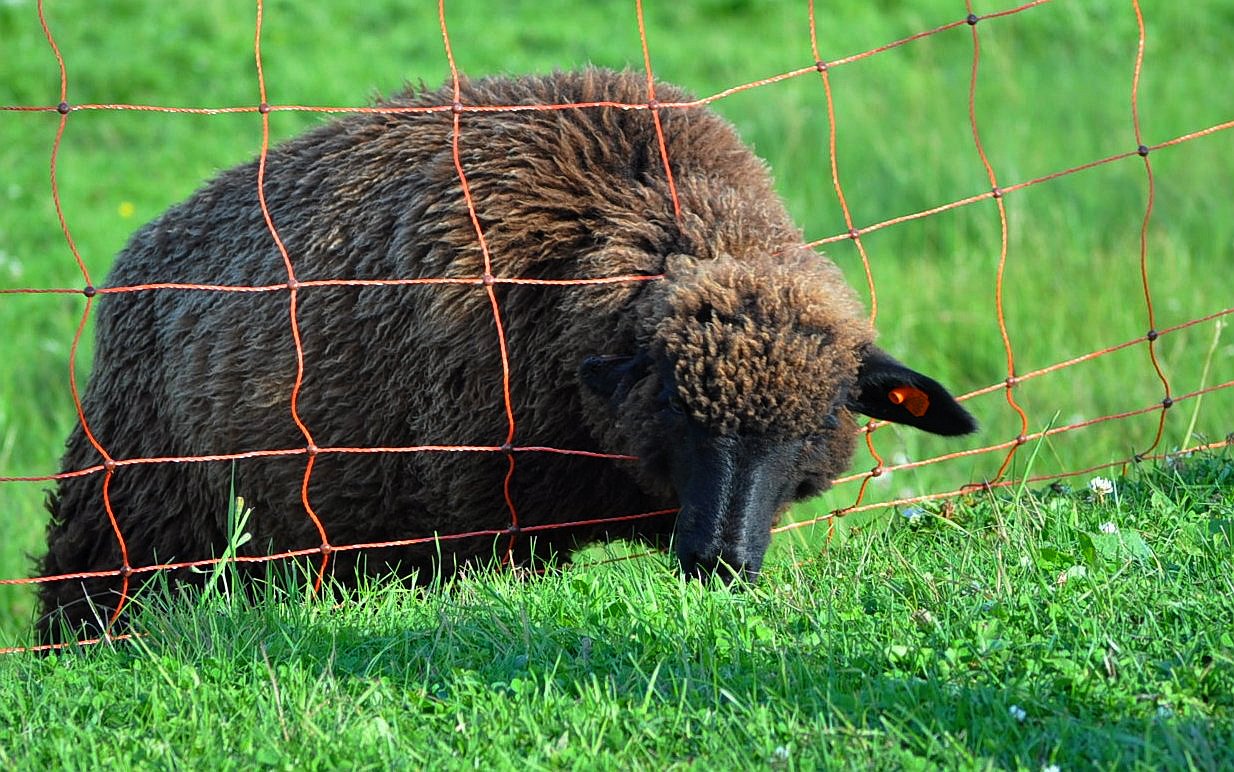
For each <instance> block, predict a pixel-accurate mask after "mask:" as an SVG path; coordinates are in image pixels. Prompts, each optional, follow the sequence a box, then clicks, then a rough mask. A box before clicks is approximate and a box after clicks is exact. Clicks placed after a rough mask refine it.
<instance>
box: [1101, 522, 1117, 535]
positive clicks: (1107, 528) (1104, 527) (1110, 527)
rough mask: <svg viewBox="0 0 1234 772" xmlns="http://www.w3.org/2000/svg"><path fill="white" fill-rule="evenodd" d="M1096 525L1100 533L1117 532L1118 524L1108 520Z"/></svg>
mask: <svg viewBox="0 0 1234 772" xmlns="http://www.w3.org/2000/svg"><path fill="white" fill-rule="evenodd" d="M1097 527H1098V528H1099V529H1101V532H1102V533H1118V526H1117V525H1114V524H1113V523H1110V522H1105V523H1102V524H1101V525H1099V526H1097Z"/></svg>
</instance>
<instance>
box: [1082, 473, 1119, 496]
mask: <svg viewBox="0 0 1234 772" xmlns="http://www.w3.org/2000/svg"><path fill="white" fill-rule="evenodd" d="M1088 489H1089V490H1090V491H1092V492H1093V493H1095V494H1097V495H1098V496H1109V495H1110V494H1111V493H1113V492H1114V482H1113V481H1112V480H1107V479H1106V478H1104V477H1094V478H1093V479H1091V480H1089V481H1088Z"/></svg>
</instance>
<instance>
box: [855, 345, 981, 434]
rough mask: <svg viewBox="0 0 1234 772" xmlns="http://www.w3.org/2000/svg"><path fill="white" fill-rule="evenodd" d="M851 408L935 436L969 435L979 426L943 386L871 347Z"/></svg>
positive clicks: (859, 377) (862, 363)
mask: <svg viewBox="0 0 1234 772" xmlns="http://www.w3.org/2000/svg"><path fill="white" fill-rule="evenodd" d="M854 391H855V396H850V397H849V400H848V407H849V409H850V410H854V411H856V412H858V413H863V414H865V415H868V416H870V417H871V418H879V419H882V420H884V421H893V422H895V423H898V424H906V425H908V426H915V427H917V428H918V429H924V430H925V431H927V432H933V433H934V434H945V435H948V436H952V435H957V434H968V433H969V432H972V431H975V430H976V429H977V422H976V421H975V420H974V419H973V417H972V416H971V415H969V413H968V411H967V410H965V409H964V408H962V407H960V405H959V403H958V402H956V401H955V398H954V397H952V396H951V395H950V394H949V393H947V390H946V389H945V388H943V386H942V384H940V383H939V382H938V381H936V380H934V379H933V378H930V377H928V376H925V375H922V374H921V373H919V372H917V371H915V370H911V369H909V368H908V367H905V366H904V365H902V364H900V363H899V362H897V361H896V360H895V359H893V358H892V357H891V356H890V355H888V354H887V353H886V352H885V351H883V350H882V349H880V348H878V347H877V346H870V347H869V348H868V349H867V350H866V353H865V357H864V359H863V360H862V362H861V368H860V369H859V370H858V372H857V387H856V389H855V390H854Z"/></svg>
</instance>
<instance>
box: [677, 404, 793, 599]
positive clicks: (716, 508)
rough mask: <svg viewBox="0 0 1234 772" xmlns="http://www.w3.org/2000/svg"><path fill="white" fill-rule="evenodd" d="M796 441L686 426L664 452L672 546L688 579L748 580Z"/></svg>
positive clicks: (781, 502)
mask: <svg viewBox="0 0 1234 772" xmlns="http://www.w3.org/2000/svg"><path fill="white" fill-rule="evenodd" d="M799 446H800V443H799V442H796V441H775V442H770V441H750V440H748V439H743V438H741V437H735V436H719V437H717V436H708V435H706V434H705V433H704V432H703V431H702V430H701V429H699V428H697V427H690V428H689V429H687V431H686V432H685V436H684V437H682V439H681V441H680V442H679V443H678V445H677V446H676V447H675V448H674V452H673V453H672V473H673V479H674V485H675V487H676V490H677V494H678V499H679V502H680V506H681V509H680V512H679V514H678V516H677V524H676V528H675V531H674V545H675V550H676V552H677V557H678V559H679V560H680V561H681V567H682V570H683V571H684V572H685V574H686V575H688V576H694V577H696V578H700V579H703V578H708V577H711V576H715V577H717V578H719V579H721V580H722V581H724V582H726V583H727V582H731V581H733V580H734V579H736V578H739V577H740V578H742V579H746V580H753V579H755V578H756V577H757V576H758V573H759V571H760V569H761V568H762V564H763V556H764V555H765V554H766V552H767V546H768V544H769V543H770V541H771V526H772V524H773V523H774V522H775V519H776V516H777V515H778V514H779V513H780V512H781V511H782V510H783V509H784V508H785V507H786V506H787V504H788V499H789V495H788V492H789V491H791V485H790V484H789V483H790V480H791V479H792V470H793V468H794V465H795V461H796V458H797V455H798V453H799V452H800V450H801V448H800V447H799Z"/></svg>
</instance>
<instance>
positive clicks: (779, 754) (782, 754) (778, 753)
mask: <svg viewBox="0 0 1234 772" xmlns="http://www.w3.org/2000/svg"><path fill="white" fill-rule="evenodd" d="M788 756H789V750H788V748H785V747H784V746H783V745H777V746H776V749H775V751H774V752H772V754H771V757H772V759H774V760H775V761H788Z"/></svg>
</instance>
